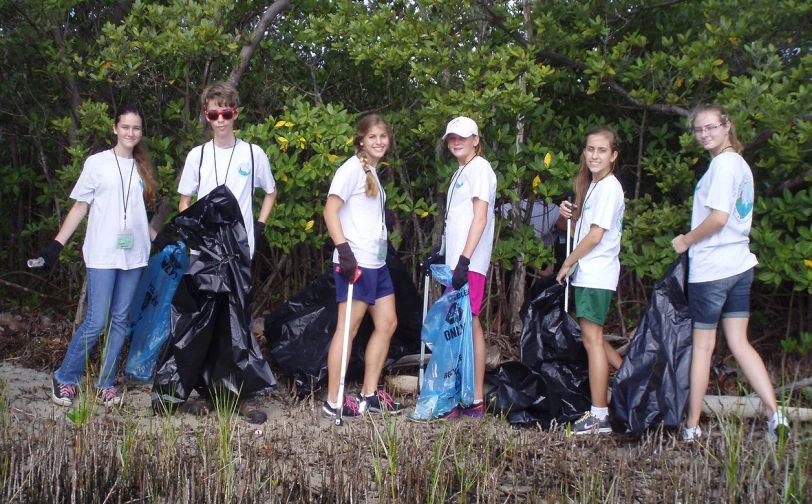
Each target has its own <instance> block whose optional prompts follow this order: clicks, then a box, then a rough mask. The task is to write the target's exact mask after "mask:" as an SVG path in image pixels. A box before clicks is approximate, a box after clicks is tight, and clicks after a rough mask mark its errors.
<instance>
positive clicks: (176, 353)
mask: <svg viewBox="0 0 812 504" xmlns="http://www.w3.org/2000/svg"><path fill="white" fill-rule="evenodd" d="M173 223H174V225H175V227H176V228H177V230H178V234H179V235H180V236H181V238H182V239H183V240H184V241H185V242H186V244H187V245H189V247H190V248H192V249H196V250H201V251H202V252H201V253H200V255H199V256H198V258H197V260H196V261H194V260H193V262H192V264H191V265H190V266H189V269H188V270H187V271H186V273H184V275H183V278H182V280H181V282H180V285H179V286H178V289H177V291H176V292H175V297H174V298H173V299H172V314H171V319H170V337H169V341H168V343H167V345H166V347H164V352H163V354H162V356H161V359H160V360H159V362H158V367H157V370H156V372H155V379H154V381H153V387H152V390H153V392H154V393H156V394H158V395H159V396H160V397H161V398H163V399H164V400H167V401H171V402H182V401H185V400H186V399H188V397H189V394H190V393H191V391H192V390H195V389H196V390H197V391H198V393H200V394H202V395H204V396H207V395H209V394H210V393H211V392H212V391H229V392H231V393H233V394H235V395H239V397H240V398H243V399H246V398H250V397H253V396H257V395H260V394H265V393H267V392H270V391H272V390H273V389H275V388H276V380H275V379H274V376H273V373H272V372H271V368H270V366H269V365H268V362H267V361H266V360H265V357H264V356H263V355H262V352H261V351H260V348H259V344H258V343H257V341H256V340H255V339H254V336H253V330H252V329H253V320H252V314H251V304H252V300H253V293H252V289H251V255H250V252H249V248H248V237H247V235H246V232H245V225H244V223H243V219H242V213H241V212H240V207H239V203H238V202H237V199H236V198H235V197H234V195H233V194H232V193H231V191H230V190H229V189H228V188H227V187H226V186H224V185H223V186H219V187H217V188H216V189H214V190H213V191H212V192H210V193H209V194H208V195H206V196H205V197H204V198H201V199H200V200H198V201H197V202H196V203H195V204H194V205H192V206H190V207H189V208H187V209H186V210H184V211H183V212H181V213H180V214H178V215H177V216H176V217H175V219H174V221H173Z"/></svg>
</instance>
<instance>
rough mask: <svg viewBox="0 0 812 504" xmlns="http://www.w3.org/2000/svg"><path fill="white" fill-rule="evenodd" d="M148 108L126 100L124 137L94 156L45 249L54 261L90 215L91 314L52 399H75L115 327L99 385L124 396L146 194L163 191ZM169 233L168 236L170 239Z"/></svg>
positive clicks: (107, 395)
mask: <svg viewBox="0 0 812 504" xmlns="http://www.w3.org/2000/svg"><path fill="white" fill-rule="evenodd" d="M143 127H144V116H143V115H142V114H141V112H140V111H138V110H137V109H135V108H132V107H125V108H122V109H121V110H120V111H119V112H118V113H117V114H116V119H115V125H114V126H113V133H115V135H116V139H117V142H116V145H115V146H114V147H113V148H112V149H108V150H105V151H103V152H100V153H98V154H94V155H92V156H90V157H89V158H88V159H87V160H86V161H85V165H84V168H83V169H82V174H81V175H80V176H79V180H77V182H76V185H75V186H74V188H73V191H72V192H71V195H70V197H71V198H72V199H74V200H76V203H74V205H73V207H72V208H71V210H70V212H68V215H67V217H65V222H63V223H62V227H61V228H60V229H59V233H58V234H57V235H56V238H55V239H54V240H53V241H52V242H51V243H49V244H48V246H46V247H45V248H44V249H42V250H40V251H39V252H37V254H36V255H37V257H41V258H43V259H44V260H45V268H50V267H52V266H53V265H54V264H56V262H57V260H58V259H59V252H60V251H61V250H62V247H63V245H64V244H65V243H67V241H68V240H69V239H70V237H71V236H72V235H73V233H74V231H76V228H77V227H78V226H79V224H80V223H81V221H82V219H84V217H85V215H88V219H87V232H86V234H85V243H84V246H83V247H82V253H83V255H84V260H85V265H86V267H87V317H86V318H85V320H84V322H82V325H81V326H79V329H77V331H76V333H74V335H73V338H72V339H71V342H70V345H69V346H68V351H67V353H66V354H65V358H64V360H63V361H62V365H61V366H60V367H59V369H57V370H56V372H55V373H54V376H53V380H52V389H51V400H52V401H53V402H54V403H56V404H58V405H60V406H70V405H71V404H72V403H73V399H74V397H75V396H76V387H77V386H78V385H79V383H80V382H81V380H82V376H83V375H84V372H85V363H86V362H87V359H88V355H89V354H90V351H91V349H92V348H93V347H94V346H95V345H96V341H97V340H98V338H99V334H100V333H101V332H102V331H103V330H104V329H105V328H106V327H107V324H108V322H109V329H108V331H107V338H106V341H105V348H104V352H103V356H102V368H101V372H100V373H99V377H98V381H97V383H96V385H97V387H98V388H99V389H100V390H101V400H102V402H103V403H104V404H105V405H106V406H114V405H116V404H119V402H120V401H121V399H120V397H119V396H118V394H117V392H116V389H115V387H114V386H113V382H114V380H115V377H116V368H117V367H118V356H119V353H120V352H121V347H122V345H123V344H124V336H125V332H126V329H127V323H128V319H129V308H130V302H131V301H132V298H133V296H134V295H135V289H136V287H137V285H138V280H139V278H140V276H141V271H142V270H143V268H144V266H146V265H147V261H148V259H149V251H150V236H152V238H155V236H156V233H155V231H153V230H152V229H151V228H150V227H149V224H148V222H147V211H146V207H145V201H146V202H151V201H152V200H153V199H154V197H155V192H156V188H157V184H156V182H155V176H154V173H153V169H152V163H151V162H150V159H149V155H148V154H147V150H146V146H145V145H144V142H143V139H142V135H143ZM164 241H165V240H164Z"/></svg>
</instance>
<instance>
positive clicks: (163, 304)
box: [124, 242, 189, 382]
mask: <svg viewBox="0 0 812 504" xmlns="http://www.w3.org/2000/svg"><path fill="white" fill-rule="evenodd" d="M188 267H189V257H188V256H187V255H186V246H185V245H184V244H183V242H178V244H177V245H167V246H166V247H165V248H164V249H163V250H162V251H161V252H159V253H157V254H155V255H154V256H152V257H151V258H150V259H149V264H148V265H147V267H146V269H145V270H144V272H143V273H142V274H141V280H140V281H139V282H138V288H137V289H136V290H135V296H133V301H132V304H131V305H130V326H129V328H128V330H127V336H128V337H130V338H131V340H132V341H131V342H130V352H129V355H128V357H127V366H126V367H125V370H124V372H125V373H126V375H127V376H129V377H130V378H134V379H136V380H140V381H142V382H150V381H152V373H153V372H154V371H155V364H156V363H157V362H158V357H159V354H160V352H161V347H162V346H163V344H164V342H166V338H167V337H168V336H169V315H170V312H171V308H172V297H173V296H174V295H175V290H176V289H177V288H178V284H180V279H181V277H182V276H183V272H184V271H186V269H187V268H188Z"/></svg>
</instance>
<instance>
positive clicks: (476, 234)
mask: <svg viewBox="0 0 812 504" xmlns="http://www.w3.org/2000/svg"><path fill="white" fill-rule="evenodd" d="M443 140H445V141H446V143H447V145H448V150H449V151H451V154H453V155H454V157H455V158H457V161H458V162H459V165H460V167H459V168H458V169H457V171H456V172H455V173H454V175H453V176H452V177H451V183H450V184H449V187H448V192H447V197H446V211H445V232H444V234H443V244H444V247H443V249H444V251H445V257H446V259H445V262H446V264H448V266H449V267H451V269H452V270H454V275H453V277H452V281H451V286H452V287H453V288H454V289H460V288H462V287H463V286H464V285H465V284H466V283H467V284H468V288H469V292H470V297H471V314H472V315H473V324H472V328H473V338H474V376H475V388H474V402H473V403H472V404H466V405H463V408H462V413H463V414H465V415H468V416H471V417H482V416H484V415H485V403H484V401H483V397H484V392H483V387H484V383H485V354H486V347H485V333H484V331H483V330H482V324H481V323H480V321H479V313H480V310H481V308H482V298H483V296H484V293H485V275H486V274H487V273H488V266H489V265H490V263H491V249H492V248H493V228H494V218H493V209H494V203H495V200H496V174H495V173H494V172H493V168H491V164H490V163H489V162H488V161H487V160H485V158H483V157H482V155H481V154H482V143H481V141H480V138H479V129H478V128H477V125H476V123H475V122H474V121H473V119H470V118H468V117H457V118H456V119H453V120H451V122H449V123H448V126H447V127H446V130H445V135H443ZM459 413H460V410H459V409H454V410H452V411H451V412H450V413H448V414H447V417H448V419H453V418H455V417H457V416H459Z"/></svg>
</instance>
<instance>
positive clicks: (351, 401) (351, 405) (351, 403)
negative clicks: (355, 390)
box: [344, 396, 358, 416]
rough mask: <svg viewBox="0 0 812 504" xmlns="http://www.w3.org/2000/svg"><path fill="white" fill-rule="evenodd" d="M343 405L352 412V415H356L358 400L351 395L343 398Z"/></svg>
mask: <svg viewBox="0 0 812 504" xmlns="http://www.w3.org/2000/svg"><path fill="white" fill-rule="evenodd" d="M344 406H345V407H346V408H347V409H349V410H350V411H351V412H352V416H358V400H357V399H356V398H354V397H352V396H347V397H346V398H344Z"/></svg>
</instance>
